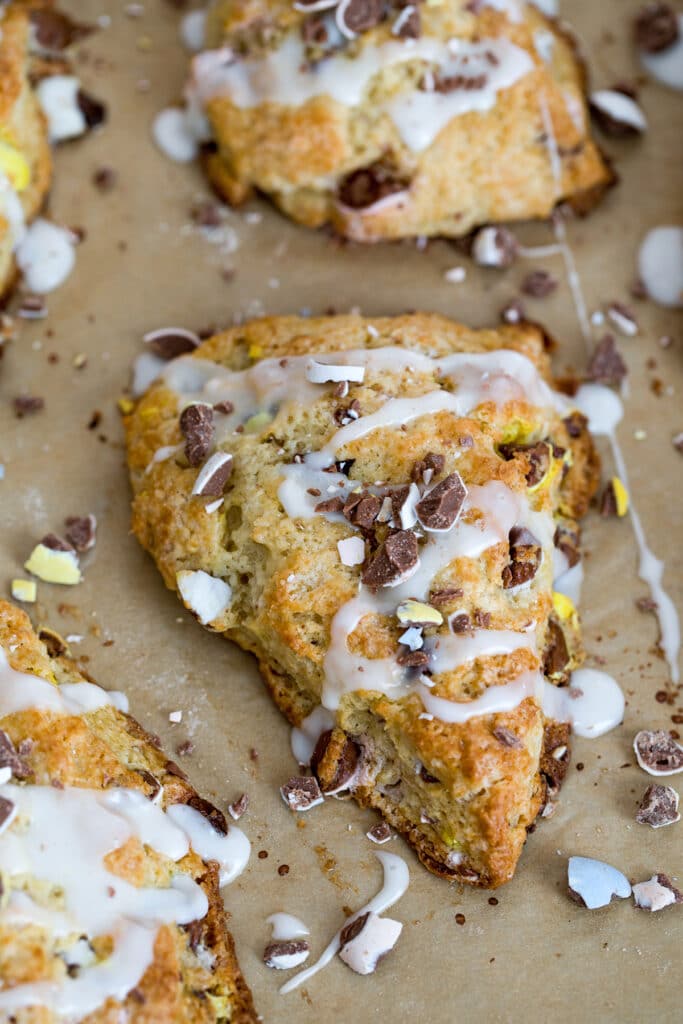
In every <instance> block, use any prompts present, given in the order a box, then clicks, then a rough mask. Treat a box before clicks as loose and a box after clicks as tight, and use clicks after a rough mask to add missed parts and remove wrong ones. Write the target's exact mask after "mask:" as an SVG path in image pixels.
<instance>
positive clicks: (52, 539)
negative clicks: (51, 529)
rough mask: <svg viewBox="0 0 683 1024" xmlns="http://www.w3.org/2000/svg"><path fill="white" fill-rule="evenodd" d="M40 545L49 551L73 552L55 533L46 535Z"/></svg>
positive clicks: (69, 545)
mask: <svg viewBox="0 0 683 1024" xmlns="http://www.w3.org/2000/svg"><path fill="white" fill-rule="evenodd" d="M40 543H41V544H42V545H43V547H46V548H49V549H50V551H73V550H74V549H73V547H72V546H71V544H69V543H68V542H67V541H65V540H62V538H61V537H58V536H57V534H56V533H46V534H45V536H44V537H43V538H42V539H41V541H40Z"/></svg>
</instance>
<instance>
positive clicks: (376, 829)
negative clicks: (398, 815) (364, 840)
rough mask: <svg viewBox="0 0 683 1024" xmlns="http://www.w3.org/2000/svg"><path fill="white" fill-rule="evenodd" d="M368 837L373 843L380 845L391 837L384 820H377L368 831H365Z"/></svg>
mask: <svg viewBox="0 0 683 1024" xmlns="http://www.w3.org/2000/svg"><path fill="white" fill-rule="evenodd" d="M365 834H366V836H367V837H368V839H370V840H371V841H372V842H373V843H377V844H378V845H381V844H382V843H386V842H388V841H389V840H390V839H391V829H390V828H389V826H388V825H387V823H386V821H379V822H378V823H377V824H376V825H373V826H372V828H371V829H370V831H369V832H366V833H365Z"/></svg>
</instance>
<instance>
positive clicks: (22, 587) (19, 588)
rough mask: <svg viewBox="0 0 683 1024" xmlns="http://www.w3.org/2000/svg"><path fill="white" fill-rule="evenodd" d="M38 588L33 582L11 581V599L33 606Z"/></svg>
mask: <svg viewBox="0 0 683 1024" xmlns="http://www.w3.org/2000/svg"><path fill="white" fill-rule="evenodd" d="M37 593H38V587H37V586H36V583H35V580H20V579H16V580H12V597H13V598H14V599H15V601H23V602H24V603H25V604H33V603H34V601H35V599H36V595H37Z"/></svg>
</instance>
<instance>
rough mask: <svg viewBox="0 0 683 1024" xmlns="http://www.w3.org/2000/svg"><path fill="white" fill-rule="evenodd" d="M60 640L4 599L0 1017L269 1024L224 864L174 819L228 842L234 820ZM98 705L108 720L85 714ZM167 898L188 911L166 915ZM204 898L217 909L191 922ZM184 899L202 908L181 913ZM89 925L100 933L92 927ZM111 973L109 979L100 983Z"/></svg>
mask: <svg viewBox="0 0 683 1024" xmlns="http://www.w3.org/2000/svg"><path fill="white" fill-rule="evenodd" d="M41 636H42V634H41ZM46 640H47V645H46V643H43V641H42V640H41V639H40V638H39V637H38V636H37V635H36V633H35V632H34V631H33V629H32V627H31V624H30V622H29V620H28V618H27V616H26V615H25V614H24V613H23V612H21V611H19V610H18V609H17V608H15V607H14V606H12V605H11V604H9V603H7V602H5V601H0V771H1V772H3V773H4V776H7V775H8V774H9V781H7V779H6V777H3V784H2V785H0V819H1V821H2V824H0V871H1V873H2V899H1V902H0V980H1V982H2V984H1V986H0V1019H1V1020H3V1021H8V1022H10V1021H11V1022H12V1024H51V1022H53V1021H54V1022H56V1021H57V1020H64V1019H68V1020H70V1021H74V1022H76V1021H79V1022H80V1021H87V1024H105V1022H113V1021H119V1020H123V1019H125V1020H126V1021H130V1022H131V1024H133V1022H136V1024H142V1022H145V1024H147V1022H150V1024H151V1022H152V1021H153V1022H155V1024H170V1022H175V1024H181V1022H182V1024H186V1022H192V1024H200V1022H201V1024H209V1022H228V1021H230V1022H232V1024H237V1022H239V1024H247V1022H251V1021H255V1020H256V1019H257V1018H256V1016H255V1012H254V1008H253V1004H252V999H251V993H250V992H249V989H248V988H247V986H246V983H245V981H244V979H243V977H242V974H241V972H240V969H239V965H238V963H237V959H236V956H235V950H234V945H233V941H232V937H231V935H230V933H229V931H228V929H227V926H226V915H225V911H224V908H223V903H222V900H221V895H220V891H219V864H218V863H217V861H216V860H209V859H208V857H206V858H205V859H202V857H201V856H200V855H199V854H198V853H197V852H195V849H194V848H193V847H194V833H193V834H192V844H193V845H192V847H189V850H188V852H185V853H184V855H182V856H180V854H182V853H183V850H182V847H181V848H179V849H175V850H173V849H172V847H173V845H174V844H176V843H177V842H178V840H179V838H180V839H181V840H182V839H183V837H184V836H185V832H184V831H183V829H182V828H181V827H180V826H175V825H174V823H173V821H172V820H171V819H169V817H168V815H167V814H166V813H165V812H166V811H168V809H169V808H171V807H172V806H174V805H187V806H183V812H184V813H188V811H189V814H190V816H191V817H192V818H193V819H194V825H193V827H194V829H195V830H197V828H198V823H199V824H200V825H201V826H202V827H203V829H204V830H205V831H208V832H210V833H211V835H212V836H214V839H218V838H219V837H220V836H222V835H224V834H226V833H228V827H227V824H226V822H225V818H224V815H223V814H222V812H221V811H220V810H218V808H216V807H214V806H213V805H212V804H210V803H209V802H208V801H207V800H203V799H202V798H201V797H200V796H198V794H197V793H196V792H195V790H194V789H193V788H192V786H191V785H190V784H189V783H188V782H187V780H186V777H185V775H184V773H183V772H182V771H181V770H180V769H179V768H178V766H177V765H176V764H174V762H172V761H169V760H168V758H167V757H166V755H165V754H164V753H163V752H162V751H161V750H160V749H159V746H158V741H157V740H155V739H154V737H152V736H151V735H150V734H149V733H147V732H145V730H144V729H143V728H142V727H141V726H140V725H139V724H138V723H137V722H136V721H135V719H133V718H131V717H130V715H128V714H125V713H123V712H122V711H120V710H117V708H116V707H115V706H114V705H113V704H111V703H106V704H103V705H102V703H101V702H102V700H106V699H107V695H106V694H105V693H104V691H102V690H100V689H99V687H94V686H90V687H88V686H87V684H86V687H85V690H86V691H87V692H86V693H83V691H84V687H83V685H82V684H84V683H86V681H85V680H84V678H83V676H82V675H81V674H80V673H79V672H78V671H77V669H76V667H75V665H74V663H73V662H71V661H70V660H69V659H68V658H66V657H64V656H61V655H59V654H57V653H56V650H55V649H56V648H57V649H58V648H59V647H60V646H61V645H60V644H59V641H58V640H57V642H56V643H55V640H56V635H55V634H51V636H47V635H46ZM50 651H52V653H50ZM44 681H47V682H44ZM74 684H76V689H75V690H74V689H73V686H74ZM34 687H37V689H34ZM93 695H94V699H93V703H92V704H90V705H88V706H89V707H92V708H94V710H87V709H85V710H84V708H86V704H87V699H88V697H89V696H90V697H91V698H93ZM112 699H114V698H112ZM64 702H66V703H64ZM97 704H100V705H101V706H99V707H97V706H96V705H97ZM51 705H52V706H51ZM104 794H106V795H104ZM141 798H142V799H141ZM107 799H114V800H116V799H120V800H123V801H124V803H123V804H122V805H116V806H122V808H123V809H122V810H120V811H119V812H118V813H117V811H116V810H112V809H110V810H107V808H108V807H109V806H110V805H108V804H106V803H105V801H106V800H107ZM135 800H137V802H138V803H141V804H142V809H140V808H139V807H137V804H136V803H135V802H134V801H135ZM126 808H128V811H126ZM131 808H132V809H131ZM136 808H137V814H138V815H140V817H138V819H137V821H144V820H147V827H146V831H144V830H143V832H144V841H143V839H142V838H140V836H141V835H142V834H143V833H142V832H140V831H139V830H138V828H137V827H136V826H135V822H134V821H133V819H128V818H126V813H128V814H130V815H133V817H134V815H135V812H136ZM162 808H163V809H164V810H162ZM144 812H146V813H144ZM119 814H120V816H119ZM129 820H131V822H132V823H131V824H130V826H127V825H126V822H127V821H129ZM160 822H161V824H160ZM169 828H170V829H171V834H170V836H169V835H166V834H165V832H164V831H163V830H164V829H169ZM160 829H161V830H162V831H160ZM110 831H111V834H112V836H115V838H116V841H115V842H113V843H111V844H109V843H107V838H108V837H109V832H110ZM230 831H231V832H232V828H231V829H230ZM103 836H104V839H103ZM233 837H234V833H233ZM240 840H241V843H242V846H245V845H248V844H246V840H245V839H244V837H240ZM233 841H234V839H233ZM41 842H45V843H46V844H47V853H46V854H45V859H41V853H42V851H41V850H40V843H41ZM98 842H99V843H100V844H102V845H101V846H100V847H98ZM169 842H170V846H168V845H167V844H168V843H169ZM225 842H227V840H225ZM160 848H161V850H162V852H159V849H160ZM185 848H186V849H187V848H188V843H187V837H186V838H185ZM103 850H105V851H107V852H106V856H104V857H102V852H103ZM60 858H63V859H60ZM74 865H76V867H75V868H74ZM62 869H63V872H62ZM100 879H102V880H103V881H104V882H108V883H109V884H107V885H105V890H106V891H102V892H100V891H99V888H98V886H99V883H100ZM178 879H181V880H182V882H184V885H182V888H180V886H181V884H182V882H181V883H179V882H178ZM127 883H129V884H130V885H131V886H133V887H134V888H132V889H129V888H128V885H127ZM122 888H124V891H123V892H121V889H122ZM117 890H118V891H117ZM162 890H163V894H164V895H163V898H164V899H165V900H166V901H168V903H170V904H173V902H174V900H175V908H174V907H173V906H172V907H171V910H170V911H167V912H166V913H164V912H163V911H158V912H157V913H156V916H155V912H154V909H153V903H154V899H155V898H156V896H157V895H158V894H159V893H160V892H161V891H162ZM126 892H128V896H129V903H128V909H127V912H126V910H125V907H126V904H125V900H126ZM117 899H118V900H121V901H122V903H120V904H116V900H117ZM84 901H85V902H86V906H85V907H84V906H83V902H84ZM197 901H198V903H199V905H201V904H203V906H200V911H201V910H203V911H204V912H203V913H200V916H197V917H196V918H195V919H192V917H191V912H192V910H191V908H193V907H194V908H196V907H197V905H198V904H197ZM112 904H116V907H115V910H114V911H112V910H111V909H110V908H111V906H112ZM185 904H187V907H189V908H190V913H184V914H182V915H181V913H180V912H179V909H178V908H180V911H181V912H182V911H185V910H186V907H185ZM121 906H123V907H124V910H123V911H120V908H121ZM118 911H120V916H117V913H118ZM179 916H183V917H184V923H183V924H182V925H181V924H178V923H175V922H176V920H177V919H178V917H179ZM161 918H163V921H161V920H160V919H161ZM64 922H66V924H64ZM89 923H90V924H93V925H94V924H95V923H97V924H98V927H94V930H93V931H89V930H88V927H87V926H88V924H89ZM103 966H104V969H105V971H106V970H108V971H109V972H110V977H109V980H108V979H107V978H106V977H103V976H102V974H100V976H99V978H98V971H99V972H102V970H103ZM112 979H113V980H112ZM117 988H118V992H116V990H117ZM84 991H85V994H84ZM114 992H116V994H112V993H114ZM58 1011H59V1012H58Z"/></svg>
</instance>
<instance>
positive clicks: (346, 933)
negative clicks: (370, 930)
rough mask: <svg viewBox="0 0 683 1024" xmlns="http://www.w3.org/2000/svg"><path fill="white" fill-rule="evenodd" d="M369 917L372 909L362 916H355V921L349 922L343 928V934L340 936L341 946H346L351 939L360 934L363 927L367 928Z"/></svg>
mask: <svg viewBox="0 0 683 1024" xmlns="http://www.w3.org/2000/svg"><path fill="white" fill-rule="evenodd" d="M369 917H370V911H369V910H368V911H367V912H366V913H365V914H361V915H360V917H357V918H355V919H354V920H353V921H351V922H349V924H347V925H346V926H345V927H344V928H342V930H341V934H340V936H339V946H340V948H341V947H342V946H345V945H346V943H347V942H351V940H352V939H355V938H356V936H358V935H360V933H361V932H362V931H363V928H365V925H366V924H367V921H368V918H369Z"/></svg>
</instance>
